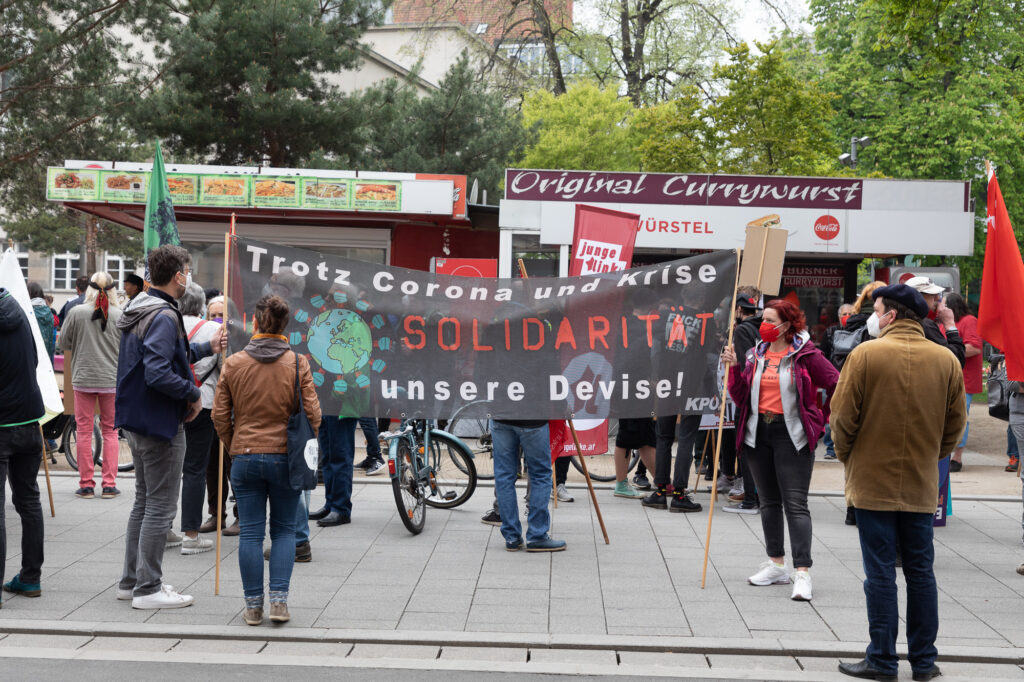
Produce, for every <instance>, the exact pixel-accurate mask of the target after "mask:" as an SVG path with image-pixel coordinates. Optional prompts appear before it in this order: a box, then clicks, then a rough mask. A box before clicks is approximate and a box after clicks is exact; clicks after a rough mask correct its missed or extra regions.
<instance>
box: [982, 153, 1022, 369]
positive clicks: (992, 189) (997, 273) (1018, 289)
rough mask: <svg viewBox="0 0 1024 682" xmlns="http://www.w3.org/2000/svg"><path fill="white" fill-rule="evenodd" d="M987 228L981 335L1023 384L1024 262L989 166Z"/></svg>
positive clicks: (1001, 194) (997, 185)
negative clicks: (1023, 299)
mask: <svg viewBox="0 0 1024 682" xmlns="http://www.w3.org/2000/svg"><path fill="white" fill-rule="evenodd" d="M985 225H986V227H987V228H988V235H987V237H986V239H985V267H984V270H983V272H982V276H981V301H980V303H979V304H978V332H979V333H980V334H981V336H982V337H983V338H984V339H985V340H986V341H988V342H989V343H991V344H992V345H993V346H995V347H996V348H999V349H1000V350H1002V351H1003V353H1005V354H1006V375H1007V378H1009V379H1011V380H1014V381H1024V315H1020V314H1019V311H1020V300H1021V296H1022V295H1024V262H1022V261H1021V256H1020V247H1019V246H1018V245H1017V237H1016V235H1014V233H1013V227H1012V226H1011V225H1010V214H1009V213H1007V211H1006V203H1005V202H1004V201H1003V193H1002V192H1000V191H999V181H998V180H997V179H996V174H995V172H994V171H993V170H992V168H991V166H989V167H988V218H987V219H986V221H985Z"/></svg>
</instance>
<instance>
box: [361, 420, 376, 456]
mask: <svg viewBox="0 0 1024 682" xmlns="http://www.w3.org/2000/svg"><path fill="white" fill-rule="evenodd" d="M359 428H360V429H361V430H362V432H363V438H365V439H366V455H367V457H373V458H374V459H381V454H380V441H379V440H378V438H377V437H378V436H379V435H380V431H378V430H377V419H376V418H375V417H360V418H359Z"/></svg>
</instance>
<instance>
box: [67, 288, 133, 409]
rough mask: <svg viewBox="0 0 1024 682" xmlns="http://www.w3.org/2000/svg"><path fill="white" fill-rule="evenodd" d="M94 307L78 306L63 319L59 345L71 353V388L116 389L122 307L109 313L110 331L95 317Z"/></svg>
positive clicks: (112, 309)
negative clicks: (93, 314) (93, 315)
mask: <svg viewBox="0 0 1024 682" xmlns="http://www.w3.org/2000/svg"><path fill="white" fill-rule="evenodd" d="M92 313H93V308H92V307H91V306H86V305H78V306H75V307H74V308H72V309H71V310H70V312H68V315H67V317H66V318H65V319H64V326H63V327H61V329H60V337H59V338H58V339H57V345H58V347H59V348H60V349H61V350H70V351H71V361H72V362H73V363H74V366H73V367H72V368H71V385H72V386H74V387H75V388H79V389H89V388H115V387H116V386H117V353H118V349H119V348H120V347H121V330H120V329H118V327H117V322H118V320H120V319H121V310H120V309H119V308H113V307H112V308H110V309H109V310H108V312H107V331H102V330H101V329H100V323H99V321H98V320H93V319H91V318H92Z"/></svg>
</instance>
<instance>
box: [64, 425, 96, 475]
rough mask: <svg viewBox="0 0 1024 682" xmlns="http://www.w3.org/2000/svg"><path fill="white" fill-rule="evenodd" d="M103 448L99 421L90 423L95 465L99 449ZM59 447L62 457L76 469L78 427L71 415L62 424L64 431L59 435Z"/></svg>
mask: <svg viewBox="0 0 1024 682" xmlns="http://www.w3.org/2000/svg"><path fill="white" fill-rule="evenodd" d="M102 448H103V438H102V435H101V434H100V425H99V422H97V421H93V424H92V461H93V462H95V463H96V464H97V465H99V463H100V450H101V449H102ZM60 449H61V450H62V451H63V452H64V458H65V459H66V460H67V461H68V466H70V467H71V468H72V469H74V470H75V471H78V427H77V425H76V423H75V418H74V417H71V418H70V419H68V420H67V423H66V424H64V433H63V434H62V435H61V437H60Z"/></svg>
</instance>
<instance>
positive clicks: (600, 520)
mask: <svg viewBox="0 0 1024 682" xmlns="http://www.w3.org/2000/svg"><path fill="white" fill-rule="evenodd" d="M569 431H570V432H571V433H572V442H573V443H575V444H576V455H577V456H578V457H579V458H580V465H582V467H583V476H584V478H586V479H587V489H588V490H590V501H591V502H593V503H594V511H595V512H597V523H598V525H600V526H601V535H603V536H604V544H606V545H610V544H611V541H610V540H609V539H608V529H607V528H605V527H604V517H603V516H601V505H599V504H598V503H597V493H595V492H594V482H593V481H592V480H590V471H588V470H587V458H586V457H584V456H583V448H581V447H580V437H579V436H578V435H576V424H575V423H574V422H573V420H572V419H570V420H569Z"/></svg>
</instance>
